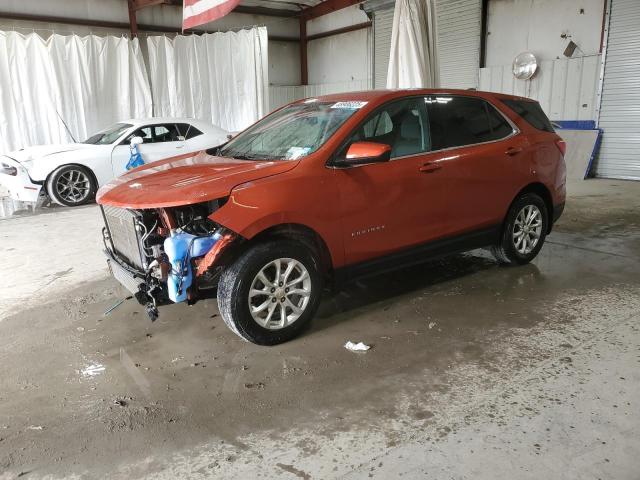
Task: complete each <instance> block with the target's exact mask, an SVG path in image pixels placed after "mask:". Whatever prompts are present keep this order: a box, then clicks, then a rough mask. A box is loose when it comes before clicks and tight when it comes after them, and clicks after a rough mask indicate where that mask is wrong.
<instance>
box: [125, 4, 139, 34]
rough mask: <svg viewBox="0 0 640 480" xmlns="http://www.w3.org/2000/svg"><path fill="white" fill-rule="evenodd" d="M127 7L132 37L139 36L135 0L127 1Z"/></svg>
mask: <svg viewBox="0 0 640 480" xmlns="http://www.w3.org/2000/svg"><path fill="white" fill-rule="evenodd" d="M127 6H128V7H129V31H130V32H131V36H132V37H137V36H138V20H137V19H136V9H135V5H134V0H127Z"/></svg>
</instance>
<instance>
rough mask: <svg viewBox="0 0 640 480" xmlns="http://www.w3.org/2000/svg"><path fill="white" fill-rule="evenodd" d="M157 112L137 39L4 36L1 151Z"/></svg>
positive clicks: (0, 36)
mask: <svg viewBox="0 0 640 480" xmlns="http://www.w3.org/2000/svg"><path fill="white" fill-rule="evenodd" d="M151 115H152V102H151V90H150V88H149V82H148V79H147V73H146V69H145V66H144V61H143V58H142V52H141V51H140V45H139V43H138V40H137V39H134V40H129V39H128V38H125V37H97V36H95V35H89V36H86V37H80V36H77V35H71V36H61V35H52V36H51V37H50V38H49V39H47V40H44V39H43V38H42V37H40V36H39V35H37V34H35V33H32V34H29V35H21V34H19V33H16V32H0V153H6V152H9V151H11V150H16V149H19V148H23V147H27V146H31V145H39V144H46V143H64V142H69V141H72V138H71V135H73V137H74V138H75V139H76V140H83V139H85V138H86V137H88V136H89V135H90V134H91V133H94V132H95V131H97V130H100V129H102V128H104V127H107V126H109V125H110V124H112V123H114V122H116V121H119V120H125V119H127V118H132V117H149V116H151ZM63 122H64V123H63ZM65 123H66V125H67V127H65ZM67 128H68V130H67ZM69 132H70V133H69Z"/></svg>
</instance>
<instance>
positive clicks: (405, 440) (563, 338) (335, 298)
mask: <svg viewBox="0 0 640 480" xmlns="http://www.w3.org/2000/svg"><path fill="white" fill-rule="evenodd" d="M569 191H570V199H569V202H568V205H567V210H566V212H565V215H564V216H563V217H562V219H561V221H560V223H559V224H558V225H557V228H556V230H555V231H554V233H553V234H552V235H551V236H550V237H549V238H548V241H547V244H546V245H545V247H544V248H543V250H542V252H541V254H540V256H539V257H538V258H537V259H536V261H535V262H534V263H533V264H531V265H528V266H524V267H519V268H505V267H500V266H498V265H497V264H496V263H495V262H494V261H493V260H492V258H491V257H490V256H489V255H487V254H486V253H485V252H483V251H477V252H473V253H471V254H465V255H457V256H455V257H452V258H449V259H447V260H442V261H438V262H434V263H431V264H428V265H424V266H421V267H416V268H413V269H408V270H404V271H401V272H396V273H394V274H390V275H385V276H382V277H378V278H371V279H368V280H366V281H362V282H359V283H357V284H355V285H352V286H350V287H349V288H348V289H347V290H345V291H343V292H341V293H339V294H336V295H327V296H326V298H325V300H324V302H323V304H322V307H321V310H320V313H319V315H318V318H317V319H316V321H315V322H314V325H313V326H312V328H311V329H310V330H309V331H308V332H306V333H305V334H304V335H303V336H302V337H301V338H299V339H297V340H295V341H292V342H290V343H287V344H285V345H281V346H278V347H272V348H265V347H258V346H254V345H251V344H247V343H244V342H242V341H241V340H240V339H238V338H237V337H236V336H235V335H233V334H232V333H230V332H229V331H228V330H227V329H226V327H225V326H224V324H223V322H222V321H221V319H220V318H219V315H218V311H217V307H216V304H215V301H213V300H206V301H202V302H199V303H198V304H197V305H195V306H192V307H188V306H186V305H175V306H171V307H168V308H166V309H164V310H163V311H162V312H161V317H160V319H159V320H158V321H157V322H156V323H154V324H151V323H150V322H149V321H148V320H147V319H146V317H145V315H144V312H143V310H142V309H141V308H140V307H139V306H138V305H137V304H135V302H134V301H131V300H129V301H125V302H124V303H123V304H122V305H120V306H119V307H118V308H116V309H115V310H113V311H112V312H111V313H110V314H109V315H104V312H105V311H106V310H107V309H109V308H110V307H111V306H113V305H114V304H116V302H117V301H119V300H120V299H122V298H123V297H124V296H125V295H126V294H125V292H124V291H123V290H122V289H121V288H120V287H119V286H118V285H117V284H116V283H115V282H114V281H113V280H111V279H110V278H108V277H107V273H106V269H105V266H104V263H103V260H102V258H101V255H100V236H99V230H100V218H99V213H98V211H97V208H96V207H95V206H90V207H85V208H80V209H76V210H69V209H62V210H61V209H58V210H57V211H55V212H54V213H50V214H38V215H33V216H26V217H17V218H11V219H6V220H0V255H1V259H2V261H1V262H0V292H2V302H1V306H0V338H1V339H2V348H1V349H0V365H2V372H3V374H2V375H1V376H0V478H2V479H4V478H15V477H18V476H20V475H22V476H24V477H25V478H45V477H46V478H104V477H109V478H122V479H131V478H142V477H153V478H167V479H172V478H225V479H228V478H242V479H248V478H284V479H286V478H292V479H295V478H303V479H309V478H321V479H329V478H348V479H360V478H371V477H373V478H380V479H389V478H398V477H400V476H402V477H403V478H433V479H448V478H455V479H459V478H470V479H471V478H473V479H492V480H493V479H497V478H509V479H511V478H518V479H529V478H530V479H539V478H553V479H581V480H582V479H591V478H593V479H597V478H603V479H610V478H611V479H613V478H615V479H638V478H640V474H639V473H638V472H639V471H640V460H639V459H640V435H638V433H637V432H638V431H639V430H640V408H639V405H638V398H640V397H639V395H640V369H639V368H638V367H639V366H640V324H639V320H640V260H639V254H640V183H632V182H613V181H605V180H597V181H595V180H591V181H586V182H580V183H575V184H571V185H570V188H569ZM347 340H353V341H361V340H362V341H364V342H366V343H368V344H371V345H373V348H372V349H371V350H370V351H369V352H367V353H361V354H356V353H352V352H349V351H347V350H345V349H344V348H343V344H344V343H345V342H346V341H347Z"/></svg>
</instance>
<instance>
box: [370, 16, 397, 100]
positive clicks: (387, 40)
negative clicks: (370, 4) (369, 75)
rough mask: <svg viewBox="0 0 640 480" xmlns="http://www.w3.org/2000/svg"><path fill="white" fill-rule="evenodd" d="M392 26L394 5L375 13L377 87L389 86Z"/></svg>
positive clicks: (374, 66) (374, 65) (374, 81)
mask: <svg viewBox="0 0 640 480" xmlns="http://www.w3.org/2000/svg"><path fill="white" fill-rule="evenodd" d="M392 28H393V5H392V6H391V8H387V9H385V10H376V11H375V12H374V13H373V52H374V60H373V69H374V72H373V86H374V88H377V89H380V88H387V71H388V70H389V54H390V52H391V30H392Z"/></svg>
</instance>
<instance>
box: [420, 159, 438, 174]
mask: <svg viewBox="0 0 640 480" xmlns="http://www.w3.org/2000/svg"><path fill="white" fill-rule="evenodd" d="M441 168H442V165H438V164H437V163H435V162H428V163H425V164H424V165H422V166H421V167H420V168H419V171H420V172H422V173H433V172H435V171H437V170H440V169H441Z"/></svg>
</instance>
